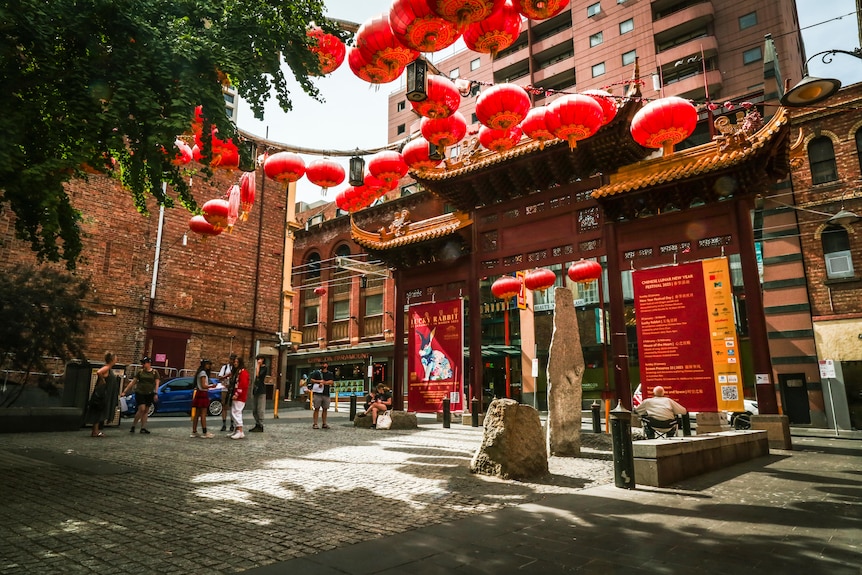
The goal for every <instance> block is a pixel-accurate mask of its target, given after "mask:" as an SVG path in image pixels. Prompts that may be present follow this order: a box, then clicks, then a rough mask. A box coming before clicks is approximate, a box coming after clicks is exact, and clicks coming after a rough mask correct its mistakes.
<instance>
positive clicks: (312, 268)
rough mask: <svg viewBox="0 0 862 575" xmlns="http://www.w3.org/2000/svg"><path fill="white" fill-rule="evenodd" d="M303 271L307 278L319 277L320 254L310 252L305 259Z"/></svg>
mask: <svg viewBox="0 0 862 575" xmlns="http://www.w3.org/2000/svg"><path fill="white" fill-rule="evenodd" d="M305 273H307V274H308V278H309V279H314V278H319V277H320V255H319V254H310V255H309V256H308V258H306V260H305Z"/></svg>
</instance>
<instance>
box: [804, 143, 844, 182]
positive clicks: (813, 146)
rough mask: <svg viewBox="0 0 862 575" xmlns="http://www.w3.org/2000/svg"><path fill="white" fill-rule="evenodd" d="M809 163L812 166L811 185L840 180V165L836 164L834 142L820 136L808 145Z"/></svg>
mask: <svg viewBox="0 0 862 575" xmlns="http://www.w3.org/2000/svg"><path fill="white" fill-rule="evenodd" d="M808 163H809V164H810V166H811V183H812V184H825V183H826V182H834V181H835V180H837V179H838V165H837V164H836V163H835V148H833V147H832V140H830V139H829V138H827V137H826V136H819V137H817V138H814V139H813V140H811V142H810V143H809V144H808Z"/></svg>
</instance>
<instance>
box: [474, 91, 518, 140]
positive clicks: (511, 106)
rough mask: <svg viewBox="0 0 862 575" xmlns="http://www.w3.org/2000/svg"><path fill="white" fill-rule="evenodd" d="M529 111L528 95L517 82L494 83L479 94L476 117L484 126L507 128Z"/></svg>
mask: <svg viewBox="0 0 862 575" xmlns="http://www.w3.org/2000/svg"><path fill="white" fill-rule="evenodd" d="M529 111H530V97H529V96H528V95H527V92H526V91H525V90H524V89H523V88H522V87H520V86H518V85H517V84H495V85H493V86H491V87H490V88H488V89H487V90H485V91H484V92H482V93H481V94H479V98H478V99H477V100H476V117H477V118H478V119H479V122H481V123H482V125H484V126H488V127H489V128H493V129H494V130H507V129H509V128H511V127H512V126H514V125H516V124H519V123H520V122H521V120H523V119H524V118H526V117H527V112H529Z"/></svg>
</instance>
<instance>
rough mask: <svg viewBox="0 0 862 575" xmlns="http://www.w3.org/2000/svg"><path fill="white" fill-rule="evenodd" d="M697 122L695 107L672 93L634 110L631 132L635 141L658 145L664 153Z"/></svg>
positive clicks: (668, 151) (684, 137)
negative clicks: (636, 110)
mask: <svg viewBox="0 0 862 575" xmlns="http://www.w3.org/2000/svg"><path fill="white" fill-rule="evenodd" d="M696 126H697V109H696V108H695V107H694V105H693V104H692V103H691V102H689V101H688V100H683V99H682V98H678V97H676V96H670V97H668V98H661V99H659V100H654V101H652V102H650V103H649V104H647V105H646V106H644V107H643V108H641V109H640V110H638V112H637V114H635V117H634V118H632V125H631V134H632V138H634V140H635V142H637V143H638V144H640V145H641V146H644V147H647V148H662V150H663V151H664V155H665V156H669V155H670V154H673V147H674V146H675V145H676V144H679V143H680V142H682V141H683V140H685V139H686V138H688V137H689V136H690V135H691V134H692V132H694V128H695V127H696Z"/></svg>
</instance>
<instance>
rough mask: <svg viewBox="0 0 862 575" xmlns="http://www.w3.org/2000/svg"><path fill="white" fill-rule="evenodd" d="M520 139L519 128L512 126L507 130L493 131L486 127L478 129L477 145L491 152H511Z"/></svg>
mask: <svg viewBox="0 0 862 575" xmlns="http://www.w3.org/2000/svg"><path fill="white" fill-rule="evenodd" d="M520 139H521V127H520V126H518V125H515V126H512V127H511V128H509V129H508V130H493V129H491V128H489V127H488V126H481V127H480V128H479V143H480V144H482V147H483V148H485V149H487V150H491V151H492V152H505V151H506V150H511V149H512V148H514V147H515V145H517V143H518V141H519V140H520Z"/></svg>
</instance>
